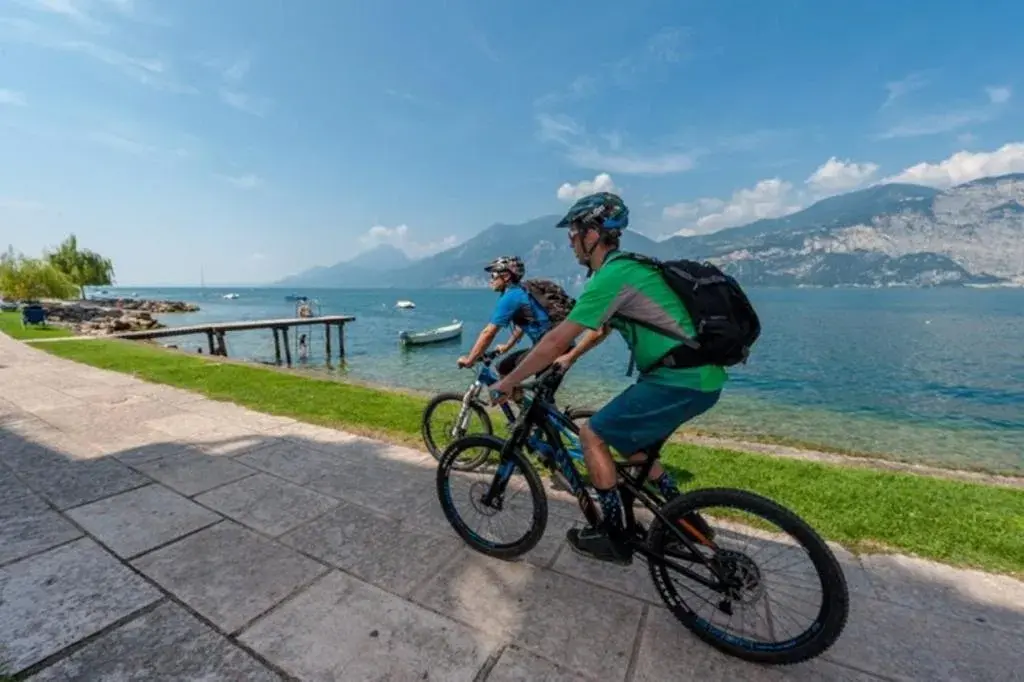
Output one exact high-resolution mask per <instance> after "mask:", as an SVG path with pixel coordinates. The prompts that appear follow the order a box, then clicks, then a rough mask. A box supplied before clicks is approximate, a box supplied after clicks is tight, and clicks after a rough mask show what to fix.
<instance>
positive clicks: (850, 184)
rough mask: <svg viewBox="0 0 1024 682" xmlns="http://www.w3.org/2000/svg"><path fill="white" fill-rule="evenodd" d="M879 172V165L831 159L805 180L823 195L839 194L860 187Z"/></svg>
mask: <svg viewBox="0 0 1024 682" xmlns="http://www.w3.org/2000/svg"><path fill="white" fill-rule="evenodd" d="M877 171H878V164H877V163H854V162H852V161H848V160H847V161H840V160H839V159H837V158H836V157H834V156H833V157H830V158H829V160H828V161H826V162H825V163H823V164H822V165H821V166H819V167H818V169H817V170H815V171H814V172H813V173H811V175H810V177H808V178H807V180H805V182H806V183H807V185H808V186H809V187H810V188H811V189H812V190H814V191H816V192H818V193H821V194H839V193H841V192H849V191H850V190H852V189H856V188H857V187H860V186H861V185H863V184H864V183H865V182H867V181H868V179H869V178H870V177H871V176H872V175H874V174H875V173H876V172H877Z"/></svg>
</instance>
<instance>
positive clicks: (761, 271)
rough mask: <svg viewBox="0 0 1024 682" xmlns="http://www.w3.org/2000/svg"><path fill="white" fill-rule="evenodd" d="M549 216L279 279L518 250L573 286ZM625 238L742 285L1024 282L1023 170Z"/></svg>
mask: <svg viewBox="0 0 1024 682" xmlns="http://www.w3.org/2000/svg"><path fill="white" fill-rule="evenodd" d="M557 218H558V217H557V216H545V217H542V218H537V219H535V220H532V221H529V222H527V223H523V224H519V225H505V224H497V225H492V226H491V227H489V228H487V229H486V230H484V231H483V232H481V233H480V234H478V235H476V236H475V237H473V238H472V239H469V240H467V241H466V242H464V243H462V244H460V245H458V246H455V247H453V248H451V249H448V250H447V251H443V252H441V253H438V254H436V255H434V256H431V257H429V258H425V259H422V260H419V261H416V262H413V263H411V264H409V265H407V266H405V267H399V268H397V269H393V270H390V271H387V270H382V269H380V268H376V269H373V270H372V271H367V270H366V269H363V268H359V267H358V263H356V261H352V262H350V263H341V264H338V265H337V266H334V267H332V268H319V269H316V270H314V271H310V272H307V273H302V274H300V275H297V276H296V277H294V278H290V281H288V280H286V282H288V283H290V284H303V285H306V286H403V287H410V286H411V287H437V286H483V285H484V284H485V282H486V280H485V278H484V273H483V270H482V268H483V267H484V265H485V264H486V263H487V262H488V261H489V260H491V259H492V258H493V257H495V256H496V255H499V254H519V255H520V256H522V257H523V258H524V259H525V260H526V264H527V269H528V274H529V275H532V276H542V277H550V278H554V279H558V280H560V281H561V282H563V284H565V285H567V286H570V287H571V288H574V289H575V288H577V287H578V286H579V285H580V283H581V281H582V276H583V270H582V269H581V268H580V267H579V266H578V265H577V264H576V262H575V259H574V258H573V255H572V252H571V250H570V248H569V245H568V241H567V239H566V235H565V233H564V231H562V230H556V229H555V228H554V227H553V225H554V223H555V221H556V220H557ZM640 229H643V227H642V226H640ZM623 247H624V248H626V249H630V250H635V251H639V252H642V253H647V254H651V255H655V256H658V257H661V258H673V257H686V258H694V259H708V260H711V261H713V262H715V263H718V264H719V265H721V266H722V267H723V269H725V270H726V271H727V272H730V273H732V274H734V275H736V276H737V277H739V279H740V281H741V282H742V283H743V284H744V285H767V286H870V287H878V286H942V285H945V286H949V285H969V284H977V285H983V284H1004V285H1005V284H1018V285H1024V174H1014V175H1005V176H1001V177H995V178H984V179H981V180H976V181H974V182H970V183H966V184H963V185H958V186H956V187H953V188H951V189H949V190H946V191H938V190H935V189H932V188H928V187H921V186H918V185H907V184H886V185H878V186H875V187H870V188H868V189H864V190H860V191H857V192H851V193H848V194H844V195H840V196H835V197H830V198H828V199H824V200H822V201H819V202H817V203H815V204H814V205H812V206H810V207H808V208H806V209H804V210H802V211H799V212H797V213H794V214H792V215H789V216H786V217H784V218H776V219H770V220H759V221H757V222H754V223H751V224H749V225H744V226H741V227H735V228H731V229H727V230H722V231H720V232H715V233H713V234H709V235H699V236H693V237H672V238H669V239H666V240H663V241H654V240H652V239H649V238H647V237H645V236H644V235H642V234H639V233H636V232H630V233H627V235H626V236H625V238H624V243H623ZM314 282H315V283H316V284H314Z"/></svg>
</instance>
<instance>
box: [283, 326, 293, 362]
mask: <svg viewBox="0 0 1024 682" xmlns="http://www.w3.org/2000/svg"><path fill="white" fill-rule="evenodd" d="M281 336H282V337H283V339H284V359H285V362H287V363H288V366H289V367H291V366H292V347H291V344H289V343H288V327H281Z"/></svg>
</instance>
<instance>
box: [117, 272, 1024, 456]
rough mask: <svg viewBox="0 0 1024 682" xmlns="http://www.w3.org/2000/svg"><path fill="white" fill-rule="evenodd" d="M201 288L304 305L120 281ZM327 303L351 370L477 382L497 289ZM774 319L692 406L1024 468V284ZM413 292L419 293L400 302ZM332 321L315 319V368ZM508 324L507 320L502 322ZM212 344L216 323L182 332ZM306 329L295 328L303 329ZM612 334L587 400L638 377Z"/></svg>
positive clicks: (765, 424) (766, 430)
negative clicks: (206, 331)
mask: <svg viewBox="0 0 1024 682" xmlns="http://www.w3.org/2000/svg"><path fill="white" fill-rule="evenodd" d="M109 291H110V293H111V294H120V295H126V294H128V293H130V292H135V293H137V294H138V295H139V296H140V297H143V298H171V299H178V300H187V301H192V302H195V303H198V304H199V305H200V306H201V307H202V310H201V311H199V312H197V313H188V314H181V315H168V316H164V317H163V318H162V320H163V322H165V323H166V324H169V325H178V324H192V323H198V322H203V321H214V320H216V321H228V320H253V319H264V318H277V317H291V316H293V315H294V311H295V307H294V306H295V304H294V303H292V302H289V301H286V300H285V296H286V295H287V294H289V293H292V292H289V291H286V290H281V289H233V290H231V291H235V292H237V293H238V294H239V295H240V297H239V298H238V299H235V300H225V299H223V298H222V295H223V294H224V293H226V292H227V291H228V290H226V289H211V288H206V289H131V290H128V289H110V290H109ZM297 293H301V294H305V295H308V296H310V297H312V298H315V299H317V300H319V302H320V307H321V311H322V313H323V314H351V315H355V316H356V318H357V320H356V321H355V322H354V323H352V324H350V325H348V326H347V329H346V345H347V350H348V355H347V362H346V364H345V367H344V368H343V369H342V370H340V372H341V373H342V374H344V375H345V376H348V377H352V378H354V379H357V380H360V381H368V382H374V383H378V384H383V385H390V386H400V387H404V388H412V389H418V390H424V391H437V390H448V389H455V390H458V389H461V388H464V387H465V386H466V385H467V383H468V382H469V381H470V380H471V378H472V375H471V373H470V372H468V371H465V370H459V369H457V368H456V367H455V359H456V357H458V355H459V354H460V353H461V352H462V351H464V350H468V349H469V348H470V346H471V345H472V343H473V340H474V339H475V338H476V334H477V332H478V330H479V329H480V328H481V327H482V326H483V324H484V323H485V322H486V320H487V318H488V315H489V313H490V309H491V306H492V305H493V302H494V294H493V293H491V292H489V291H485V290H465V289H454V290H451V289H444V290H440V289H439V290H416V291H412V290H401V289H333V290H304V291H301V292H297ZM749 294H750V296H751V298H752V300H753V301H754V304H755V306H756V307H757V308H758V311H759V314H760V315H761V318H762V324H763V326H764V333H763V336H762V339H761V340H760V341H759V343H758V345H757V347H756V349H755V353H754V355H753V356H752V359H751V362H750V364H749V365H747V366H745V367H739V368H735V369H734V370H733V371H732V372H731V380H730V383H729V384H728V386H727V389H726V393H725V396H724V397H723V400H722V401H721V402H720V403H719V405H718V406H717V407H716V408H715V409H714V410H713V411H712V412H711V413H709V414H707V415H704V416H702V417H701V418H700V419H699V420H697V421H696V422H694V424H695V425H696V426H700V427H701V428H703V429H706V430H710V431H714V432H718V433H722V434H723V435H731V436H739V437H764V436H772V437H779V438H788V439H798V440H801V441H805V442H808V443H812V444H819V445H821V446H823V447H840V448H844V449H850V450H856V451H861V452H867V453H877V454H880V455H890V456H896V457H899V458H902V459H907V460H912V461H922V462H934V463H940V464H948V465H975V466H984V467H989V468H995V469H1000V470H1006V471H1015V472H1021V473H1024V290H1019V289H943V290H939V289H935V290H915V289H886V290H876V289H752V290H750V292H749ZM400 299H410V300H412V301H415V303H416V306H417V307H416V309H414V310H399V309H395V308H394V303H395V302H396V301H397V300H400ZM455 318H458V319H462V320H464V321H465V322H466V331H465V332H464V334H463V336H462V339H461V340H460V341H454V342H451V343H447V344H442V345H437V346H428V347H420V348H416V349H411V350H403V349H402V348H401V347H400V346H399V344H398V333H399V331H401V330H403V329H408V330H418V329H426V328H430V327H433V326H437V325H440V324H444V323H447V322H450V321H451V320H452V319H455ZM322 336H323V332H322V331H321V329H319V328H318V329H314V330H312V332H311V352H312V354H311V358H310V361H309V363H308V364H307V366H308V367H309V369H310V371H323V370H322V369H320V367H321V365H322V358H323V340H322ZM499 338H500V339H504V338H505V336H504V334H503V335H502V336H500V337H499ZM176 342H177V343H179V344H180V345H181V346H183V347H185V346H197V347H198V346H199V345H203V344H204V343H205V339H204V338H203V339H201V338H196V337H192V338H189V339H183V340H179V341H176ZM292 342H293V343H294V339H293V341H292ZM228 350H229V353H230V355H232V356H234V357H246V358H253V359H257V360H272V359H273V353H274V347H273V341H272V337H271V335H270V332H268V331H257V332H242V333H237V334H235V333H232V334H230V335H229V336H228ZM626 364H627V352H626V348H625V344H623V343H622V341H621V339H620V338H619V337H618V336H617V335H613V336H612V337H610V338H609V340H608V341H606V342H605V343H604V344H602V345H601V346H600V347H598V348H597V349H595V350H594V351H592V352H591V353H590V354H588V355H587V356H586V357H584V359H583V360H582V361H581V362H580V363H579V364H577V366H576V368H575V369H574V371H573V372H572V373H571V374H570V376H569V377H568V378H567V381H566V383H565V385H564V388H563V395H564V396H565V399H566V400H568V401H570V402H572V403H574V404H591V405H594V406H600V405H601V404H602V403H603V402H604V401H605V400H607V399H608V398H609V397H611V396H612V395H614V394H615V393H616V392H617V391H619V390H621V389H622V388H623V387H625V386H626V385H628V384H629V383H630V382H631V381H632V380H631V379H630V378H629V377H626V376H625V372H626Z"/></svg>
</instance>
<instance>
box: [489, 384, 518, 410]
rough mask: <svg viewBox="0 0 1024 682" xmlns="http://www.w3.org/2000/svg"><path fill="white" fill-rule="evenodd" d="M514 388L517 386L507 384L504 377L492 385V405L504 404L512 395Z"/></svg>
mask: <svg viewBox="0 0 1024 682" xmlns="http://www.w3.org/2000/svg"><path fill="white" fill-rule="evenodd" d="M513 389H515V386H507V385H506V384H505V380H504V379H502V380H501V381H499V382H498V383H496V384H494V385H493V386H491V391H490V393H491V405H504V404H505V403H506V402H508V399H509V396H511V395H512V391H513Z"/></svg>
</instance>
